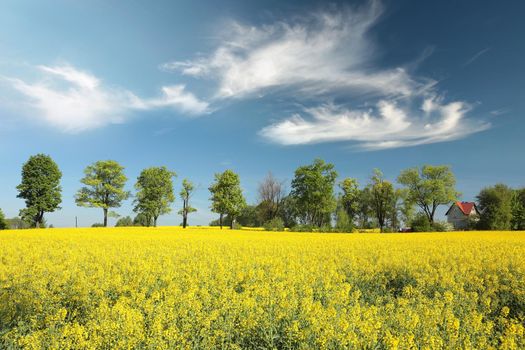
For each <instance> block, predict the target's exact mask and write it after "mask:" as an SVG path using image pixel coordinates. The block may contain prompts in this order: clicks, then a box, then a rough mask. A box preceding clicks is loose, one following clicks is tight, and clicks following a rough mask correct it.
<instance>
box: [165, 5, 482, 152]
mask: <svg viewBox="0 0 525 350" xmlns="http://www.w3.org/2000/svg"><path fill="white" fill-rule="evenodd" d="M381 13H382V6H381V4H380V3H379V2H377V1H372V2H370V3H368V4H367V5H366V6H363V7H361V8H350V7H344V8H342V9H341V8H338V9H337V11H327V12H322V13H315V14H309V15H305V16H302V17H301V16H298V17H295V18H294V19H293V20H291V21H277V22H275V23H271V24H266V25H260V26H251V25H244V24H240V23H238V22H231V23H230V25H229V27H228V29H227V30H226V31H225V33H223V36H222V39H221V40H220V41H219V43H218V45H217V48H216V49H214V50H213V51H212V52H211V53H210V54H209V55H206V56H200V57H197V58H195V59H190V60H185V61H173V62H168V63H166V64H164V65H162V68H163V69H164V70H168V71H173V72H179V73H180V74H183V75H187V76H192V77H195V78H199V79H210V80H211V81H212V82H214V83H215V84H216V91H215V94H214V96H213V99H214V100H216V101H221V100H225V99H229V100H231V99H246V98H250V97H251V96H260V95H264V94H265V93H267V92H269V93H271V92H272V91H279V93H281V97H282V96H287V97H289V98H290V100H291V101H293V103H296V102H297V101H299V103H303V104H304V105H309V106H312V105H313V106H315V105H317V107H312V108H304V109H303V110H298V111H297V113H295V114H293V115H292V116H285V117H284V119H282V120H280V121H277V122H275V123H273V124H271V125H268V126H267V127H265V128H263V129H262V130H261V131H260V132H259V134H260V135H261V136H262V137H264V138H266V139H268V140H270V141H272V142H275V143H278V144H282V145H301V144H313V143H322V142H349V143H351V144H353V145H355V146H356V147H358V148H362V149H367V150H375V149H386V148H396V147H408V146H416V145H422V144H429V143H437V142H445V141H451V140H456V139H460V138H463V137H466V136H468V135H470V134H473V133H476V132H480V131H482V130H485V129H487V128H489V127H490V124H489V123H486V122H483V121H475V120H471V119H469V118H468V117H467V114H468V112H469V111H470V110H471V108H470V106H469V104H468V103H467V102H465V101H453V102H446V101H445V98H444V94H443V93H441V92H440V91H438V88H437V85H436V81H434V80H433V79H430V78H427V77H418V76H413V75H412V74H411V73H410V69H407V68H404V67H391V68H384V67H380V66H379V65H378V64H377V63H376V62H377V59H376V58H377V55H378V51H379V50H378V48H377V47H376V45H375V44H374V43H373V41H372V40H371V39H370V36H369V32H370V29H372V28H373V26H374V25H375V24H376V23H377V21H378V19H379V18H380V16H381ZM483 53H484V52H480V53H478V55H477V57H479V56H480V55H482V54H483ZM429 54H431V51H429V52H428V53H425V57H427V56H428V55H429ZM477 57H474V59H476V58H477ZM407 67H408V68H409V67H410V65H407ZM334 97H337V100H338V101H341V100H343V101H345V100H346V102H345V103H343V104H340V105H337V104H334V103H333V102H330V101H334V100H335V99H334ZM327 101H328V102H327ZM349 101H359V102H360V103H359V104H364V105H372V106H373V107H368V108H365V109H348V108H345V107H344V105H347V104H348V102H349ZM414 106H418V107H414Z"/></svg>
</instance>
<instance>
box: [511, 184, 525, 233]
mask: <svg viewBox="0 0 525 350" xmlns="http://www.w3.org/2000/svg"><path fill="white" fill-rule="evenodd" d="M512 229H513V230H525V188H522V189H519V190H515V191H514V196H513V200H512Z"/></svg>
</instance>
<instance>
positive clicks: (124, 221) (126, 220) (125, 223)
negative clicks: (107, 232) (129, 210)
mask: <svg viewBox="0 0 525 350" xmlns="http://www.w3.org/2000/svg"><path fill="white" fill-rule="evenodd" d="M129 226H134V225H133V219H132V218H131V217H129V216H126V217H123V218H120V219H118V221H117V223H116V224H115V227H129Z"/></svg>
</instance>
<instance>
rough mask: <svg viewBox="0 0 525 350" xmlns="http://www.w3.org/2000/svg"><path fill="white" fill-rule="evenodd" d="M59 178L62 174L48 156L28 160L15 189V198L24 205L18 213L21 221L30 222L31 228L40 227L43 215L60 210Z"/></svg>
mask: <svg viewBox="0 0 525 350" xmlns="http://www.w3.org/2000/svg"><path fill="white" fill-rule="evenodd" d="M61 178H62V173H61V172H60V169H59V168H58V165H57V164H56V163H55V162H54V161H53V159H51V157H50V156H48V155H45V154H37V155H34V156H31V157H30V158H29V160H28V161H27V162H26V163H25V164H24V166H23V167H22V182H21V183H20V185H18V186H17V187H16V188H17V189H18V192H19V193H18V196H17V197H18V198H23V199H24V200H25V203H26V208H25V209H22V210H21V211H20V216H21V217H22V219H24V220H26V221H28V222H31V225H32V226H33V227H40V226H42V225H43V223H44V214H45V213H51V212H54V211H55V210H56V209H60V206H59V205H60V203H61V202H62V196H61V191H62V188H61V187H60V179H61Z"/></svg>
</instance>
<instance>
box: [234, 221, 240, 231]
mask: <svg viewBox="0 0 525 350" xmlns="http://www.w3.org/2000/svg"><path fill="white" fill-rule="evenodd" d="M232 229H234V230H242V225H241V224H239V223H238V222H234V223H233V225H232Z"/></svg>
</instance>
